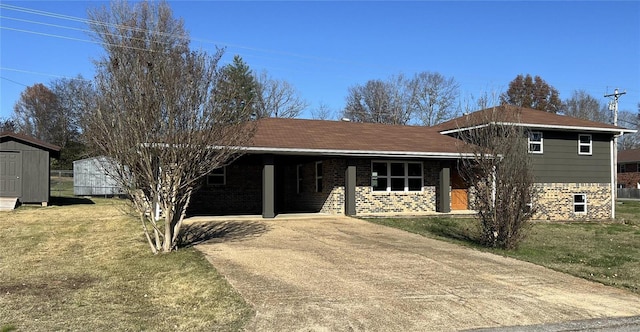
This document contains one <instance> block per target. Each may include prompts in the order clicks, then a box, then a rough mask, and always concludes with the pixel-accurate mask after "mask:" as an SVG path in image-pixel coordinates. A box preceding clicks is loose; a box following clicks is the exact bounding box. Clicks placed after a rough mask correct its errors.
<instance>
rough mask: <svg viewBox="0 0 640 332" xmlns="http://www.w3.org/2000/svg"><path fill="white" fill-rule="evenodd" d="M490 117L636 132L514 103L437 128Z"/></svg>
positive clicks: (477, 122) (481, 121)
mask: <svg viewBox="0 0 640 332" xmlns="http://www.w3.org/2000/svg"><path fill="white" fill-rule="evenodd" d="M488 119H490V121H499V122H511V123H520V124H523V125H527V126H528V127H532V128H536V127H538V128H558V129H566V130H570V129H572V128H574V129H576V130H578V129H580V130H591V131H602V132H620V131H624V132H634V131H633V130H629V129H625V128H623V127H618V126H614V125H611V124H607V123H601V122H595V121H590V120H585V119H579V118H574V117H570V116H566V115H558V114H553V113H549V112H544V111H538V110H534V109H530V108H524V107H517V106H512V105H502V106H496V107H491V108H487V109H484V110H481V111H477V112H473V113H471V114H468V115H463V116H461V117H458V118H455V119H453V120H449V121H447V122H444V123H441V124H439V125H437V126H436V127H435V128H437V129H438V131H447V130H452V129H458V128H466V127H472V126H476V125H480V124H486V123H487V122H488V121H487V120H488Z"/></svg>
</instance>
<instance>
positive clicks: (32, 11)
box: [0, 4, 362, 65]
mask: <svg viewBox="0 0 640 332" xmlns="http://www.w3.org/2000/svg"><path fill="white" fill-rule="evenodd" d="M0 8H5V9H9V10H15V11H19V12H25V13H29V14H35V15H41V16H45V17H51V18H57V19H64V20H71V21H75V22H81V23H86V24H94V25H101V26H107V27H112V28H115V29H122V28H124V29H129V30H134V31H139V32H151V33H158V34H159V35H161V36H167V37H173V38H180V39H181V38H187V37H186V36H182V35H176V34H170V33H166V32H154V31H152V30H149V29H142V28H138V27H131V26H124V25H118V24H112V23H105V22H100V21H96V20H89V19H84V18H80V17H77V16H71V15H64V14H57V13H53V12H48V11H43V10H37V9H31V8H26V7H19V6H14V5H6V4H0ZM121 37H122V36H121ZM189 39H190V40H191V41H192V42H201V43H205V44H212V45H215V46H217V45H223V46H226V47H232V48H239V49H244V50H249V51H256V52H262V53H270V54H276V55H283V56H290V57H297V58H301V59H307V60H314V61H324V62H336V63H342V64H351V65H362V64H359V63H353V62H349V61H344V60H339V59H332V58H322V57H316V56H310V55H304V54H298V53H292V52H285V51H279V50H272V49H264V48H256V47H251V46H246V45H239V44H231V43H226V42H221V41H213V40H208V39H203V38H197V37H192V38H189Z"/></svg>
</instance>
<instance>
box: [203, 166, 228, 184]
mask: <svg viewBox="0 0 640 332" xmlns="http://www.w3.org/2000/svg"><path fill="white" fill-rule="evenodd" d="M225 184H227V167H226V166H225V167H221V168H217V169H214V170H213V171H212V172H211V173H209V174H207V186H224V185H225Z"/></svg>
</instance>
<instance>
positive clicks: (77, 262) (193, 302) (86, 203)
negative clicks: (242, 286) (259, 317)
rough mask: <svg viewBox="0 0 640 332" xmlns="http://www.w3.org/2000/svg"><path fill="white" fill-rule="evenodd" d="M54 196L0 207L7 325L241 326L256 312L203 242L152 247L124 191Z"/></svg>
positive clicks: (1, 294) (3, 324)
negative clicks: (40, 203) (171, 248)
mask: <svg viewBox="0 0 640 332" xmlns="http://www.w3.org/2000/svg"><path fill="white" fill-rule="evenodd" d="M63 182H64V183H61V184H59V185H62V187H63V188H65V186H66V190H67V191H68V190H69V188H68V187H69V183H68V181H63ZM52 202H53V205H52V206H49V207H34V206H22V207H20V208H19V209H17V210H14V211H11V212H4V211H3V212H0V239H2V241H0V276H1V277H0V331H5V330H6V331H10V330H13V329H15V330H17V331H62V330H65V331H67V330H68V331H142V330H146V331H160V330H162V331H236V330H239V329H241V327H242V326H243V324H244V323H245V322H246V320H247V319H248V318H249V317H250V316H251V314H252V309H251V308H250V307H249V306H248V305H247V304H246V303H245V302H244V300H243V299H242V298H241V296H240V295H239V294H238V293H237V292H236V291H235V290H234V289H233V288H232V287H231V286H230V285H229V284H228V283H227V282H226V280H225V279H223V278H222V277H221V276H220V275H219V274H218V273H217V272H216V270H215V268H214V267H213V266H211V264H209V262H208V261H207V260H206V259H205V258H204V257H203V255H202V254H201V253H200V252H198V251H196V250H195V249H193V248H186V249H181V250H180V251H179V252H177V253H173V254H168V255H158V256H154V255H152V254H151V251H150V250H149V248H148V245H147V243H146V242H145V240H144V237H143V235H142V232H141V226H140V223H139V222H138V221H137V219H135V218H132V217H130V216H128V215H126V214H125V213H124V212H123V211H126V210H127V205H126V204H125V203H124V201H122V200H118V199H86V198H73V197H54V199H53V200H52Z"/></svg>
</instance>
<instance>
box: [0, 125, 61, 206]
mask: <svg viewBox="0 0 640 332" xmlns="http://www.w3.org/2000/svg"><path fill="white" fill-rule="evenodd" d="M52 157H53V158H59V157H60V147H59V146H56V145H53V144H49V143H47V142H44V141H41V140H39V139H37V138H35V137H31V136H27V135H22V134H16V133H10V132H2V133H0V197H1V198H5V199H12V200H17V201H19V202H21V203H40V204H42V205H43V206H47V204H48V202H49V198H50V175H49V172H50V170H49V164H50V158H52ZM14 205H15V204H14Z"/></svg>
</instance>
